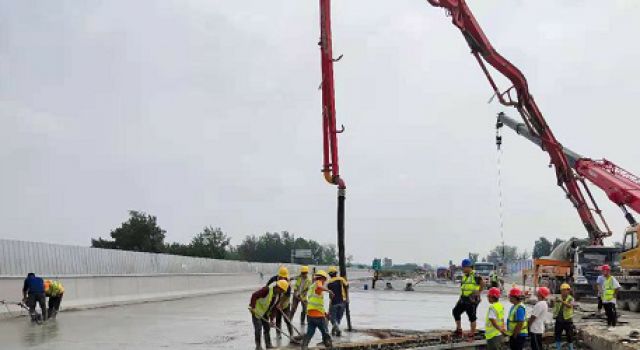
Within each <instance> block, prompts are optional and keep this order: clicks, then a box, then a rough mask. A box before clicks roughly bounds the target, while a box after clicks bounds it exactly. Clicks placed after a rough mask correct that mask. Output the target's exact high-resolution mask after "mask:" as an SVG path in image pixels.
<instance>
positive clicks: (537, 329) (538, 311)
mask: <svg viewBox="0 0 640 350" xmlns="http://www.w3.org/2000/svg"><path fill="white" fill-rule="evenodd" d="M548 313H549V305H548V304H547V302H546V301H544V300H540V301H539V302H537V303H536V305H535V306H534V307H533V311H531V316H535V317H536V319H535V320H534V321H533V322H532V323H531V325H530V326H529V328H530V330H531V333H536V334H542V333H544V320H545V319H547V315H548Z"/></svg>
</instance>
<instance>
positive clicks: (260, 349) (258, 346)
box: [256, 340, 262, 350]
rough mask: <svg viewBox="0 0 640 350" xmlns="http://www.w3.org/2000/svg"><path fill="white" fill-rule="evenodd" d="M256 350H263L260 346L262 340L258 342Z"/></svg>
mask: <svg viewBox="0 0 640 350" xmlns="http://www.w3.org/2000/svg"><path fill="white" fill-rule="evenodd" d="M256 350H262V345H260V340H256Z"/></svg>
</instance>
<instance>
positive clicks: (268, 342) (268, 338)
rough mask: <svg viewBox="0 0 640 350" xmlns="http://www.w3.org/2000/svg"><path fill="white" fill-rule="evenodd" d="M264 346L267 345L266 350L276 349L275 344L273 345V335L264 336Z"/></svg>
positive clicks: (266, 334)
mask: <svg viewBox="0 0 640 350" xmlns="http://www.w3.org/2000/svg"><path fill="white" fill-rule="evenodd" d="M264 344H265V348H267V349H273V348H274V346H273V344H271V335H270V334H269V333H265V334H264Z"/></svg>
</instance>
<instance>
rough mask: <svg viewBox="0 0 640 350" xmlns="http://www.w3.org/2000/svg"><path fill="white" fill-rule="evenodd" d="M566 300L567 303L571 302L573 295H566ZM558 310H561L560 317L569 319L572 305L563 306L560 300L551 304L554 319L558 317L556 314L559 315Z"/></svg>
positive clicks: (571, 316) (571, 315)
mask: <svg viewBox="0 0 640 350" xmlns="http://www.w3.org/2000/svg"><path fill="white" fill-rule="evenodd" d="M566 301H567V302H568V303H573V297H572V296H571V295H568V296H567V300H566ZM560 310H562V319H564V320H571V319H572V318H573V308H572V307H565V306H564V304H563V303H562V302H556V303H555V304H553V318H554V319H556V318H558V315H560Z"/></svg>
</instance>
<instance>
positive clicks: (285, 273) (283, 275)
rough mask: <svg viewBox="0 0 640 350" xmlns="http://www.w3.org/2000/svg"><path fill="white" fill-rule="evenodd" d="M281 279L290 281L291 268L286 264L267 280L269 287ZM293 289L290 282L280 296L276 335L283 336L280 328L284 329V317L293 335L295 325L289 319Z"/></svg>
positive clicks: (290, 334)
mask: <svg viewBox="0 0 640 350" xmlns="http://www.w3.org/2000/svg"><path fill="white" fill-rule="evenodd" d="M280 280H285V281H287V282H289V269H287V267H286V266H280V269H278V274H277V275H275V276H273V277H271V278H270V279H269V281H267V287H269V286H270V285H271V284H273V283H276V282H277V281H280ZM291 289H292V288H291V284H289V288H287V291H286V292H284V293H283V294H282V295H281V296H280V302H279V303H278V306H277V313H276V327H277V329H276V337H277V338H282V334H281V333H280V330H281V329H282V319H283V318H284V323H285V324H286V325H287V330H288V331H289V336H293V325H292V324H291V322H290V321H289V318H290V317H291V294H293V293H292V290H291ZM283 314H284V317H283Z"/></svg>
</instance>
